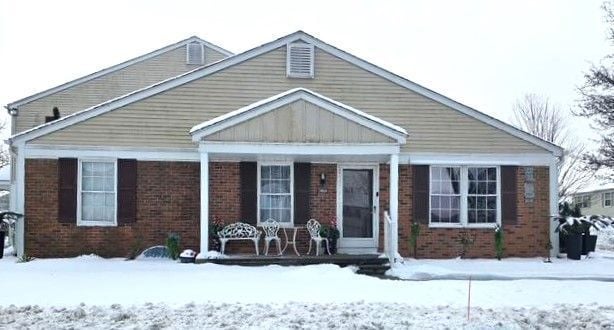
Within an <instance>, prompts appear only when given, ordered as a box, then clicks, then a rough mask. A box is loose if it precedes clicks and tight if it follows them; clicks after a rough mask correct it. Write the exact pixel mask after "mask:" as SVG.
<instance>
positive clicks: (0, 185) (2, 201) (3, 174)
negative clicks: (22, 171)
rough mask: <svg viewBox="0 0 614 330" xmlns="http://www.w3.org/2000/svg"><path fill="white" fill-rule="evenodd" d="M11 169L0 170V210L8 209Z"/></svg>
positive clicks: (6, 166)
mask: <svg viewBox="0 0 614 330" xmlns="http://www.w3.org/2000/svg"><path fill="white" fill-rule="evenodd" d="M10 191H11V167H10V166H9V165H5V166H4V167H2V168H0V210H8V209H10Z"/></svg>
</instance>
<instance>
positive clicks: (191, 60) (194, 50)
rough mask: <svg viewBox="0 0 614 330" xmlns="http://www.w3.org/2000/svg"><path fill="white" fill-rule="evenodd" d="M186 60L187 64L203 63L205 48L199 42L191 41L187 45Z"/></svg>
mask: <svg viewBox="0 0 614 330" xmlns="http://www.w3.org/2000/svg"><path fill="white" fill-rule="evenodd" d="M186 61H187V63H188V64H198V65H202V64H205V48H204V47H203V44H201V43H200V42H192V43H189V44H188V45H187V51H186Z"/></svg>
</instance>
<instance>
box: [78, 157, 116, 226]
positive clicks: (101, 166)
mask: <svg viewBox="0 0 614 330" xmlns="http://www.w3.org/2000/svg"><path fill="white" fill-rule="evenodd" d="M115 165H116V164H115V161H81V162H80V168H79V173H80V175H79V211H78V214H79V224H80V225H94V226H96V225H97V226H109V225H116V224H117V222H116V207H115V206H116V201H117V197H116V185H117V183H116V181H117V180H116V170H115V168H116V166H115Z"/></svg>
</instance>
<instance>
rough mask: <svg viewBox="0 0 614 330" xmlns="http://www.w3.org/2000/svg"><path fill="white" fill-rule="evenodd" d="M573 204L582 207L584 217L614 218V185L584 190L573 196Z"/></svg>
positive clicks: (596, 186)
mask: <svg viewBox="0 0 614 330" xmlns="http://www.w3.org/2000/svg"><path fill="white" fill-rule="evenodd" d="M572 203H573V205H579V206H580V212H582V214H583V215H607V216H611V217H614V183H610V184H602V185H595V186H591V187H587V188H585V189H582V190H580V191H578V192H577V193H575V194H573V195H572Z"/></svg>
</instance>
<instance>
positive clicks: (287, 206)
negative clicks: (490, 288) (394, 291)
mask: <svg viewBox="0 0 614 330" xmlns="http://www.w3.org/2000/svg"><path fill="white" fill-rule="evenodd" d="M192 41H193V40H192V39H188V40H186V41H183V42H181V43H179V44H175V45H173V46H171V47H170V48H164V49H163V50H160V51H158V52H157V53H156V55H155V56H152V57H149V58H145V59H142V60H140V61H139V60H133V61H132V62H134V63H128V62H127V63H128V64H127V65H126V66H124V67H122V68H120V69H117V71H113V70H111V72H108V73H105V74H101V75H99V76H96V77H94V78H92V79H89V80H87V79H86V80H84V81H80V80H77V81H75V82H73V83H71V84H68V85H69V86H68V87H67V88H60V89H59V90H54V89H52V90H50V91H49V92H43V93H40V94H37V96H33V97H29V98H26V99H24V100H22V101H17V102H15V103H12V104H9V105H8V106H7V108H8V109H9V113H12V114H13V116H12V119H13V123H14V127H16V128H17V129H16V131H15V132H14V133H15V134H14V135H13V136H12V137H11V138H10V140H9V142H10V144H11V147H12V148H13V150H14V151H15V153H16V155H17V156H16V175H15V181H14V185H15V187H14V190H15V191H16V196H15V198H14V202H15V204H14V205H15V210H16V211H18V212H23V213H24V214H25V217H24V221H23V222H20V225H19V228H18V237H19V239H20V242H21V244H20V245H19V246H18V251H19V253H24V251H25V252H27V253H28V255H32V256H37V257H59V256H74V255H79V254H83V253H97V254H100V255H103V256H124V255H126V254H127V253H128V252H129V251H130V250H131V249H132V248H134V247H135V246H138V245H142V246H149V245H154V244H160V243H162V242H163V241H164V239H165V237H166V235H167V234H168V233H170V232H174V233H178V234H180V236H181V243H182V246H183V247H185V248H192V249H195V250H199V251H205V250H208V236H209V225H210V224H211V223H212V222H213V220H221V221H224V222H226V223H230V222H235V221H239V220H242V221H245V222H248V223H251V224H253V225H257V224H258V223H260V222H261V221H264V220H266V219H268V218H274V219H276V220H278V221H279V222H281V223H282V225H283V226H286V227H291V226H301V225H304V224H305V223H306V222H307V220H308V219H310V218H316V219H318V220H319V221H320V222H322V223H324V224H328V223H329V222H330V221H332V220H334V219H335V218H336V219H337V224H338V228H339V230H340V231H341V238H340V240H339V248H340V251H341V252H345V253H381V252H385V253H387V254H388V255H389V256H391V257H396V256H397V251H399V252H400V254H401V255H403V256H408V255H409V242H408V237H409V230H410V225H411V223H412V222H416V223H419V224H420V225H421V226H422V229H421V234H420V237H419V239H418V245H419V251H418V256H420V257H455V256H457V255H458V253H459V252H460V250H461V243H460V241H461V239H462V238H469V239H473V240H474V244H473V246H472V247H471V248H470V249H469V251H468V255H469V256H480V257H488V256H493V255H494V234H493V228H494V227H495V225H497V224H499V225H501V226H502V227H503V229H504V233H505V244H506V254H507V255H508V256H527V257H528V256H540V255H544V254H545V253H546V249H545V247H546V243H547V242H548V240H549V239H550V237H553V236H552V235H553V233H552V221H550V218H549V216H550V215H551V214H553V213H556V211H557V193H556V191H557V188H558V187H557V181H556V177H557V174H556V162H557V160H558V158H559V157H560V156H561V155H562V149H561V148H560V147H558V146H555V145H553V144H550V143H548V142H546V141H543V140H540V139H539V138H536V137H534V136H532V135H530V134H527V133H525V132H523V131H520V130H518V129H516V128H514V127H512V126H510V125H508V124H506V123H504V122H501V121H499V120H497V119H495V118H492V117H490V116H488V115H485V114H483V113H481V112H479V111H477V110H474V109H472V108H469V107H467V106H465V105H462V104H460V103H458V102H455V101H453V100H451V99H449V98H447V97H445V96H443V95H440V94H437V93H436V92H433V91H431V90H429V89H427V88H425V87H422V86H420V85H418V84H416V83H414V82H411V81H409V80H407V79H405V78H402V77H400V76H398V75H395V74H393V73H391V72H389V71H386V70H385V69H383V68H381V67H378V66H376V65H374V64H371V63H369V62H367V61H365V60H362V59H360V58H358V57H356V56H354V55H352V54H349V53H347V52H344V51H342V50H340V49H338V48H336V47H334V46H332V45H330V44H327V43H325V42H323V41H321V40H319V39H316V38H315V37H313V36H311V35H309V34H306V33H304V32H302V31H299V32H296V33H292V34H290V35H287V36H284V37H282V38H279V39H275V40H273V41H271V42H268V43H265V44H263V45H261V46H258V47H255V48H253V49H249V50H247V51H244V52H242V53H240V54H237V55H231V56H228V57H225V56H227V55H230V54H229V53H225V52H223V51H220V48H219V47H215V46H211V44H209V43H206V42H203V41H201V40H200V39H198V40H196V41H197V42H203V43H204V52H203V49H202V48H194V49H193V51H194V54H193V55H194V56H187V59H188V60H189V59H190V58H200V59H201V61H200V63H204V64H205V65H203V66H195V67H193V66H190V65H187V64H186V47H192V46H187V45H189V44H191V43H192ZM199 52H200V53H199ZM210 53H212V54H213V55H208V54H210ZM171 54H175V55H176V56H171ZM199 54H204V60H202V58H201V57H200V56H198V55H199ZM223 57H225V58H224V59H223V60H220V59H221V58H223ZM212 62H213V63H212ZM408 65H412V64H411V63H408ZM416 65H418V64H416ZM151 67H155V68H156V70H161V71H164V69H165V68H173V70H170V71H168V72H160V74H159V75H158V76H157V77H152V78H151V79H150V80H147V81H141V80H140V79H144V77H146V76H147V75H148V74H149V71H150V68H151ZM122 70H123V71H122ZM120 72H125V74H123V73H120ZM113 75H119V76H122V79H120V80H116V81H114V83H108V82H107V81H108V80H109V79H110V78H109V77H112V76H113ZM155 79H157V80H160V81H159V82H155V83H152V80H155ZM129 82H130V83H129ZM124 83H126V84H130V86H129V87H126V88H120V87H122V86H123V84H124ZM148 84H150V85H149V86H147V87H145V85H148ZM85 85H89V86H96V87H87V88H85V87H84V86H85ZM108 89H110V90H108ZM85 91H87V92H88V93H87V94H84V92H85ZM120 94H123V95H121V96H120ZM60 95H61V97H60ZM53 107H58V108H59V109H60V112H61V117H60V118H59V119H55V120H52V121H50V122H48V123H44V122H43V120H42V118H43V116H45V115H49V114H50V113H51V109H52V108H53ZM385 212H387V213H389V214H390V218H389V219H388V218H387V217H385V216H384V214H385ZM552 241H553V243H555V244H556V242H558V240H554V239H553V240H552ZM299 243H300V244H301V245H305V244H306V243H307V241H306V237H305V234H304V233H301V236H300V237H299ZM247 247H248V248H249V246H247ZM242 249H243V246H242V245H241V244H234V243H230V245H229V251H231V252H233V251H234V252H236V251H243V250H242ZM305 250H306V249H305ZM552 251H555V249H553V250H552Z"/></svg>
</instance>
